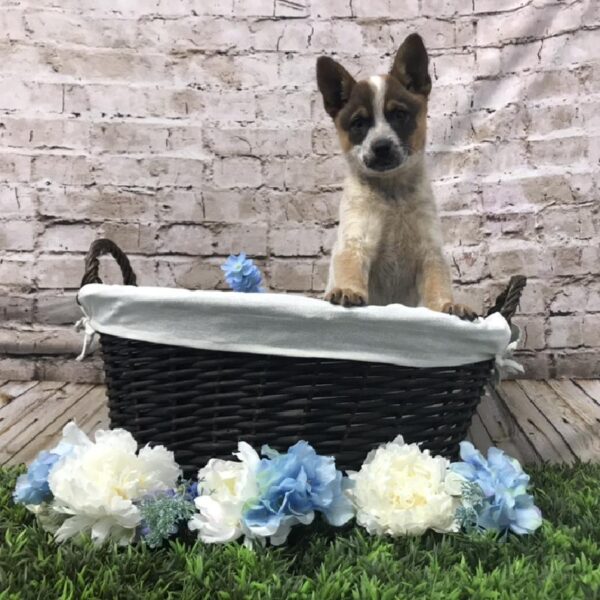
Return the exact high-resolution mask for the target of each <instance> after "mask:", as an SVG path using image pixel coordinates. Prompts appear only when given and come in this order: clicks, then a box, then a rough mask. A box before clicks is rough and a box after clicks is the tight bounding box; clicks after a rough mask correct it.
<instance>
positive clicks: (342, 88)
mask: <svg viewBox="0 0 600 600" xmlns="http://www.w3.org/2000/svg"><path fill="white" fill-rule="evenodd" d="M428 64H429V57H428V56H427V50H426V49H425V46H424V44H423V40H422V39H421V37H420V36H419V35H417V34H412V35H409V36H408V37H407V38H406V39H405V40H404V42H403V44H402V46H401V47H400V49H399V50H398V52H397V54H396V57H395V60H394V63H393V66H392V69H391V71H390V73H389V74H388V75H376V76H374V77H370V78H369V79H366V80H364V81H355V80H354V78H353V77H352V76H351V75H350V74H349V73H348V71H346V69H344V67H342V66H341V65H340V64H339V63H337V62H336V61H334V60H333V59H331V58H329V57H325V56H322V57H320V58H319V59H318V61H317V82H318V86H319V90H320V91H321V94H322V96H323V102H324V105H325V110H326V111H327V113H328V114H329V115H330V117H331V118H332V119H333V122H334V123H335V126H336V129H337V133H338V136H339V139H340V143H341V147H342V150H343V152H344V155H345V157H346V159H347V162H348V166H349V175H348V177H347V179H346V181H345V184H344V193H343V197H342V201H341V205H340V224H339V229H338V236H337V240H336V242H335V245H334V248H333V253H332V260H331V264H330V270H329V281H328V284H327V289H326V293H325V299H326V300H328V301H330V302H332V303H333V304H342V305H343V306H362V305H365V304H377V305H385V304H391V303H401V304H404V305H406V306H426V307H428V308H430V309H432V310H436V311H441V312H445V313H449V314H455V315H458V316H459V317H461V318H466V319H470V320H472V319H474V318H476V314H475V313H474V312H473V310H471V309H470V308H469V307H467V306H464V305H462V304H456V303H455V302H454V300H453V297H452V287H451V278H450V269H449V267H448V264H447V262H446V260H445V258H444V254H443V250H442V234H441V228H440V221H439V218H438V215H437V210H436V207H435V201H434V198H433V193H432V190H431V184H430V182H429V179H428V177H427V173H426V170H425V161H424V158H425V157H424V153H425V139H426V129H427V100H428V97H429V93H430V91H431V78H430V76H429V72H428Z"/></svg>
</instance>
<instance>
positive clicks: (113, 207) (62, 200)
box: [35, 185, 156, 222]
mask: <svg viewBox="0 0 600 600" xmlns="http://www.w3.org/2000/svg"><path fill="white" fill-rule="evenodd" d="M35 195H36V202H37V205H38V209H39V212H40V215H42V216H44V217H55V218H58V219H67V220H75V221H81V220H84V219H89V220H91V221H104V220H107V219H118V220H125V221H129V222H135V221H138V220H140V221H154V220H155V218H156V217H155V214H156V211H155V204H156V198H155V197H156V193H155V192H152V191H147V190H128V189H123V188H119V187H112V186H91V187H83V186H52V185H51V186H44V187H42V188H40V189H39V190H37V192H36V194H35Z"/></svg>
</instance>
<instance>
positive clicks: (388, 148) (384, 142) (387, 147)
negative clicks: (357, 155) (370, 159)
mask: <svg viewBox="0 0 600 600" xmlns="http://www.w3.org/2000/svg"><path fill="white" fill-rule="evenodd" d="M371 150H372V151H373V154H374V155H375V156H376V157H377V158H386V157H388V156H389V155H390V154H391V152H392V141H391V140H388V139H386V138H383V139H379V140H375V141H374V142H373V143H372V144H371Z"/></svg>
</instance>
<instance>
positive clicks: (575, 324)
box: [548, 316, 583, 348]
mask: <svg viewBox="0 0 600 600" xmlns="http://www.w3.org/2000/svg"><path fill="white" fill-rule="evenodd" d="M548 326H549V330H548V346H549V347H550V348H568V347H574V346H581V344H582V343H583V318H582V317H580V316H561V317H549V318H548Z"/></svg>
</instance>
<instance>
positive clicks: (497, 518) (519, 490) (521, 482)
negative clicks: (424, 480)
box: [450, 442, 542, 534]
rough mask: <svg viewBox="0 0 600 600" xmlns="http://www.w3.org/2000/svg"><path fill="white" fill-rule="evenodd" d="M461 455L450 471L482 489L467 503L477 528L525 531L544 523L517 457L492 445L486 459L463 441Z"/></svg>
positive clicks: (530, 530) (534, 528) (527, 478)
mask: <svg viewBox="0 0 600 600" xmlns="http://www.w3.org/2000/svg"><path fill="white" fill-rule="evenodd" d="M460 457H461V458H462V462H457V463H453V464H452V465H451V467H450V468H451V470H452V471H454V472H455V473H457V474H458V475H460V476H461V477H462V478H463V479H465V481H466V482H467V483H471V484H476V485H478V486H479V488H480V489H481V496H480V497H479V498H476V499H475V500H474V501H473V502H471V501H470V500H469V499H467V501H466V503H465V504H466V505H468V506H467V508H468V509H470V510H468V511H467V512H468V513H469V515H470V517H469V518H470V519H471V520H472V521H474V520H476V522H474V523H473V526H474V527H475V528H477V529H480V530H494V531H499V532H502V533H506V532H508V531H513V532H514V533H518V534H525V533H532V532H533V531H535V530H536V529H537V528H538V527H539V526H540V525H541V524H542V513H541V511H540V509H539V508H538V507H537V506H535V504H534V503H533V497H532V496H531V495H530V494H528V493H527V489H528V486H529V475H527V474H526V473H525V472H524V471H523V469H522V467H521V465H520V464H519V461H518V460H516V459H514V458H511V457H510V456H507V455H506V454H504V452H503V451H502V450H500V449H499V448H490V449H489V450H488V455H487V459H486V458H484V457H483V456H482V454H481V453H480V452H479V451H478V450H476V449H475V447H474V446H473V444H471V443H470V442H461V444H460ZM467 489H468V488H467ZM475 496H476V495H475ZM474 515H476V519H474V518H473V517H474ZM463 516H466V515H463Z"/></svg>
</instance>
